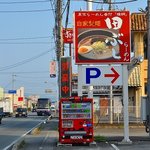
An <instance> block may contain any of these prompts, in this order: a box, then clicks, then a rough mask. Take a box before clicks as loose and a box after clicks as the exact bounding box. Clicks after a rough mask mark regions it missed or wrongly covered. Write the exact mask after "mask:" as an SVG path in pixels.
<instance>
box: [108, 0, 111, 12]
mask: <svg viewBox="0 0 150 150" xmlns="http://www.w3.org/2000/svg"><path fill="white" fill-rule="evenodd" d="M108 3H109V10H112V3H111V0H108Z"/></svg>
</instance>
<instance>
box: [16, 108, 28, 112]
mask: <svg viewBox="0 0 150 150" xmlns="http://www.w3.org/2000/svg"><path fill="white" fill-rule="evenodd" d="M25 111H27V109H26V108H17V112H25Z"/></svg>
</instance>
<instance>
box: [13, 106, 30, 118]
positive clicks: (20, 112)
mask: <svg viewBox="0 0 150 150" xmlns="http://www.w3.org/2000/svg"><path fill="white" fill-rule="evenodd" d="M15 116H16V117H27V116H28V113H27V108H17V110H16V114H15Z"/></svg>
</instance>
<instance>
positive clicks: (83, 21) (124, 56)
mask: <svg viewBox="0 0 150 150" xmlns="http://www.w3.org/2000/svg"><path fill="white" fill-rule="evenodd" d="M74 27H75V28H74V31H75V38H74V39H75V62H76V63H77V64H93V63H94V64H96V63H120V64H123V63H130V14H129V11H77V12H75V14H74Z"/></svg>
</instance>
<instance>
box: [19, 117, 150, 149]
mask: <svg viewBox="0 0 150 150" xmlns="http://www.w3.org/2000/svg"><path fill="white" fill-rule="evenodd" d="M129 131H130V139H131V140H137V141H138V140H144V139H145V140H149V141H150V139H149V134H148V133H146V132H145V129H144V126H134V127H130V129H129ZM98 135H100V136H105V137H106V139H107V140H108V141H118V142H119V141H122V140H123V137H124V130H123V127H122V126H119V127H116V126H96V127H94V136H98ZM58 136H59V135H58V120H57V119H55V118H54V119H52V120H50V121H48V122H47V123H46V124H44V125H43V127H42V129H41V132H40V133H39V134H34V135H32V134H30V135H27V136H26V138H25V140H24V141H25V144H24V146H23V148H20V150H35V149H36V150H43V149H44V150H57V149H58V148H57V147H56V144H57V142H58ZM101 144H102V143H101ZM87 149H88V147H87ZM92 149H95V150H96V148H92Z"/></svg>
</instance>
